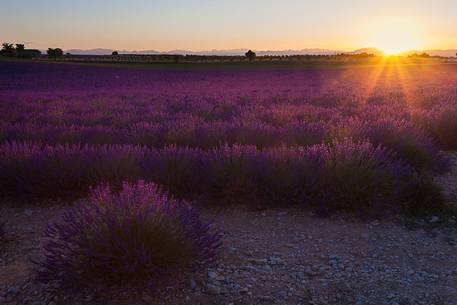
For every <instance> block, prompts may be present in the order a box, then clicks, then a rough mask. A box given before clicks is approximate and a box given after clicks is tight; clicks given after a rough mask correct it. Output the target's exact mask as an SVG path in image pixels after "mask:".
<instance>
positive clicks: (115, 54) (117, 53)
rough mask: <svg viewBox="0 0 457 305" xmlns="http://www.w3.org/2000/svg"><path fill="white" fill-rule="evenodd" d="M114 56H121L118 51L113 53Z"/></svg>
mask: <svg viewBox="0 0 457 305" xmlns="http://www.w3.org/2000/svg"><path fill="white" fill-rule="evenodd" d="M111 55H112V56H118V55H119V52H118V51H113V53H111Z"/></svg>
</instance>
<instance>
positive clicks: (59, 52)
mask: <svg viewBox="0 0 457 305" xmlns="http://www.w3.org/2000/svg"><path fill="white" fill-rule="evenodd" d="M55 52H56V57H61V56H63V51H62V49H60V48H57V49H55Z"/></svg>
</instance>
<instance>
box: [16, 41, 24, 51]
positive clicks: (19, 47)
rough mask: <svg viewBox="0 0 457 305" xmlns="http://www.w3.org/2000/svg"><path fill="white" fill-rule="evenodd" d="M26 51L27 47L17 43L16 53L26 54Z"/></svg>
mask: <svg viewBox="0 0 457 305" xmlns="http://www.w3.org/2000/svg"><path fill="white" fill-rule="evenodd" d="M24 50H25V45H24V44H22V43H16V51H18V52H24Z"/></svg>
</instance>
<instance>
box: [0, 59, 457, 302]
mask: <svg viewBox="0 0 457 305" xmlns="http://www.w3.org/2000/svg"><path fill="white" fill-rule="evenodd" d="M456 72H457V66H456V65H446V64H429V65H427V64H424V65H417V64H416V65H408V64H392V63H385V64H377V65H357V66H349V65H347V66H344V65H343V66H335V67H333V68H330V67H328V66H327V67H320V66H316V67H299V66H298V67H295V66H293V65H290V66H288V67H285V66H274V65H270V66H269V65H249V64H246V65H241V66H240V65H239V66H236V67H235V66H220V67H217V68H216V67H212V66H205V65H195V66H185V65H183V66H181V67H178V66H171V67H166V66H151V67H121V66H117V67H116V66H111V67H109V66H104V67H103V66H94V65H73V64H59V63H33V62H14V61H3V62H0V196H1V201H0V202H1V205H0V207H1V208H2V210H1V211H0V212H1V213H2V215H0V216H3V217H2V219H0V240H1V241H2V243H3V245H6V247H5V249H6V251H4V253H5V255H4V256H0V258H2V257H5V259H4V260H3V261H0V269H1V271H2V274H4V275H3V276H2V277H0V297H2V296H3V297H4V300H7V301H8V302H9V303H7V304H35V303H33V302H32V301H33V299H38V300H40V301H43V302H44V304H52V302H49V300H50V298H52V299H53V300H57V301H56V302H58V304H80V303H75V302H76V300H83V304H129V305H130V304H135V305H136V304H233V302H234V300H235V301H236V302H237V304H264V303H265V300H270V301H271V304H299V303H300V304H308V303H309V302H311V301H313V302H314V303H309V304H353V303H354V302H355V300H367V301H368V300H370V301H375V302H379V304H391V303H385V302H384V301H385V295H386V294H387V293H391V292H392V291H396V293H397V295H398V297H399V298H400V297H402V298H403V299H407V300H410V301H411V304H432V303H430V302H435V300H444V298H446V300H452V299H453V298H454V297H456V296H457V292H456V291H455V290H454V289H453V288H452V287H455V285H454V284H453V283H454V282H455V281H456V278H455V274H457V273H455V272H454V271H452V268H451V267H450V266H451V265H452V264H453V263H454V262H455V259H454V257H455V254H454V253H455V249H454V247H455V246H454V244H453V243H452V242H453V236H454V235H455V233H453V232H454V231H451V230H452V229H450V228H451V227H449V230H448V229H447V228H442V229H440V231H439V234H441V236H442V238H441V237H440V238H434V239H430V240H429V239H426V238H425V237H422V235H420V234H419V233H414V232H409V231H407V230H405V228H404V224H406V223H409V222H413V223H417V224H419V225H420V226H423V227H424V226H426V225H427V224H431V225H433V226H435V225H437V223H438V225H440V226H441V225H445V224H450V225H451V226H452V224H454V225H455V221H456V218H455V216H454V215H455V214H454V212H453V208H452V203H451V202H450V200H449V196H448V195H447V193H446V192H445V190H444V189H443V188H442V186H443V183H439V182H438V180H439V179H438V178H437V177H441V178H442V177H451V178H452V177H453V175H455V168H454V167H455V164H454V163H455V155H454V151H455V150H456V149H457V73H456ZM449 173H451V174H449ZM446 179H448V178H446ZM452 181H454V180H452ZM23 207H26V208H25V210H24V212H23ZM21 215H25V216H21ZM317 216H332V217H327V218H325V219H324V218H321V217H317ZM347 216H350V217H351V218H349V220H348V218H344V217H347ZM340 217H343V218H340ZM5 219H6V222H5V221H4V220H5ZM11 219H12V221H11ZM373 219H376V220H374V221H373ZM380 221H381V222H380ZM10 222H12V223H13V224H14V226H12V225H11V224H10ZM398 223H400V225H398ZM366 226H368V228H369V229H368V232H369V234H368V233H367V232H366V230H367V229H366ZM17 230H18V231H17ZM18 232H19V233H18ZM421 232H425V231H423V230H422V231H421ZM305 233H306V234H307V235H306V236H305V235H303V234H305ZM14 234H16V235H18V236H22V237H23V239H22V240H23V241H22V240H21V242H19V243H17V244H14V245H12V242H11V241H8V240H9V239H11V237H10V236H15V235H14ZM434 234H435V233H434ZM5 236H6V237H5ZM358 236H361V237H358ZM367 236H368V237H370V239H369V240H367V238H368V237H367ZM375 236H378V237H375ZM379 236H381V237H379ZM14 238H17V237H14ZM14 238H12V240H14ZM373 238H375V239H373ZM376 238H377V239H376ZM427 238H428V237H427ZM373 240H376V242H375V243H372V242H370V241H373ZM405 240H406V241H405ZM13 243H14V242H13ZM373 246H376V247H378V248H376V249H375V250H373V249H372V247H373ZM381 247H382V248H381ZM304 249H306V251H304ZM386 249H388V251H390V252H388V251H387V250H386ZM437 249H438V250H437ZM424 251H428V252H427V253H426V254H423V255H419V256H418V259H419V260H421V263H420V264H419V265H420V268H422V269H423V270H422V269H421V270H417V271H416V273H414V274H415V275H411V270H412V268H413V269H417V268H418V267H417V263H416V261H412V260H411V257H414V256H413V254H412V253H419V252H421V253H422V252H424ZM327 252H328V257H331V258H330V261H329V262H330V263H329V264H330V266H324V265H319V264H320V263H316V262H320V261H321V260H322V258H326V257H327V255H324V254H323V253H327ZM331 253H338V255H335V254H331ZM373 253H374V254H373ZM424 253H425V252H424ZM2 255H3V254H2ZM272 255H273V256H272ZM431 256H433V257H434V259H432V258H431ZM265 257H266V258H265ZM335 257H336V260H340V262H339V263H338V264H337V265H336V264H335V263H334V261H335ZM343 257H349V259H350V260H344V262H343ZM436 257H438V259H436ZM316 258H317V260H316ZM373 258H375V259H374V260H373ZM394 258H395V259H394ZM2 259H3V258H2ZM435 261H440V263H441V265H440V266H438V267H436V266H434V265H433V264H434V262H435ZM2 262H4V263H2ZM312 262H314V263H312ZM343 263H344V264H346V265H347V266H346V267H345V266H343V265H342V264H343ZM316 266H317V267H316ZM340 266H343V267H344V268H346V269H344V268H343V267H341V268H343V269H341V270H340V269H339V268H340ZM18 268H19V269H18ZM367 268H368V269H367ZM383 268H384V269H383ZM385 268H391V269H392V270H396V271H395V272H394V273H386V272H387V271H384V270H387V269H385ZM297 270H298V271H299V270H304V271H299V273H297V272H298V271H297ZM367 270H368V271H367ZM389 270H390V269H389ZM430 270H432V271H430ZM389 272H390V271H389ZM392 274H393V275H392ZM418 274H420V276H416V275H418ZM290 277H292V278H290ZM413 277H414V278H413ZM189 278H190V283H191V284H190V288H189V287H188V286H189V285H188V284H186V283H187V282H188V281H189ZM404 278H406V279H407V280H403V279H404ZM93 279H96V283H95V282H94V281H93ZM305 279H306V280H305ZM373 279H376V281H379V283H381V284H379V283H378V282H374V281H373ZM386 279H387V280H386ZM257 280H259V281H257ZM186 281H187V282H186ZM11 283H14V285H16V286H17V287H21V288H20V289H19V288H17V289H16V286H11V285H12V284H11ZM342 283H343V284H342ZM399 283H400V284H399ZM424 285H427V287H431V288H430V293H427V294H426V295H423V287H424ZM291 287H292V288H291ZM293 287H295V288H293ZM341 287H343V288H341ZM392 287H399V288H398V289H397V288H395V289H393V288H392ZM406 287H407V289H406ZM12 289H13V290H12ZM14 289H16V290H17V291H21V293H12V292H11V291H13V292H14V291H16V290H14ZM277 289H282V290H281V291H280V293H279V292H277ZM284 289H287V291H289V292H284V291H285V290H284ZM294 289H295V290H294ZM342 289H343V290H342ZM34 291H38V296H36V295H37V294H36V293H35V292H34ZM69 298H71V299H72V300H73V299H74V300H75V302H70V303H69ZM123 298H124V299H123ZM395 298H396V297H395V296H394V297H393V299H395ZM0 300H1V299H0ZM108 300H114V301H113V303H109V302H111V301H109V302H108ZM418 300H427V302H426V303H418ZM15 302H16V303H15ZM18 302H19V303H18ZM59 302H60V303H59ZM356 304H359V303H356ZM392 304H393V303H392ZM405 304H406V303H405ZM433 304H435V303H433ZM437 304H441V303H437ZM442 304H448V303H442ZM449 304H453V303H449Z"/></svg>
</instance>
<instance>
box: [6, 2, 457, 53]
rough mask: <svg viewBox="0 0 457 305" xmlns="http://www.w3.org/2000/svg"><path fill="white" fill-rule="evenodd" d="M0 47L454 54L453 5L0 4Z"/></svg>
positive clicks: (456, 15)
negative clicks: (2, 43) (449, 51)
mask: <svg viewBox="0 0 457 305" xmlns="http://www.w3.org/2000/svg"><path fill="white" fill-rule="evenodd" d="M0 41H7V42H21V43H26V44H27V47H30V48H43V49H44V48H48V47H60V48H63V49H72V48H79V49H91V48H98V47H101V48H110V49H118V50H158V51H169V50H175V49H185V50H192V51H199V50H212V49H218V50H223V49H224V50H227V49H237V48H251V49H254V50H285V49H304V48H328V49H337V50H353V49H357V48H362V47H377V48H380V49H383V50H388V51H389V52H395V51H400V50H403V49H446V48H448V49H450V48H457V1H456V0H433V1H430V0H415V1H412V0H395V1H392V0H383V1H380V0H371V1H367V0H363V1H361V0H326V1H318V0H314V1H307V0H306V1H305V0H302V1H299V0H281V1H279V0H277V1H273V0H250V1H249V0H226V1H222V0H161V1H159V0H128V1H127V0H125V1H120V0H77V1H67V0H59V1H51V0H40V1H37V0H22V1H11V0H0Z"/></svg>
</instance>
